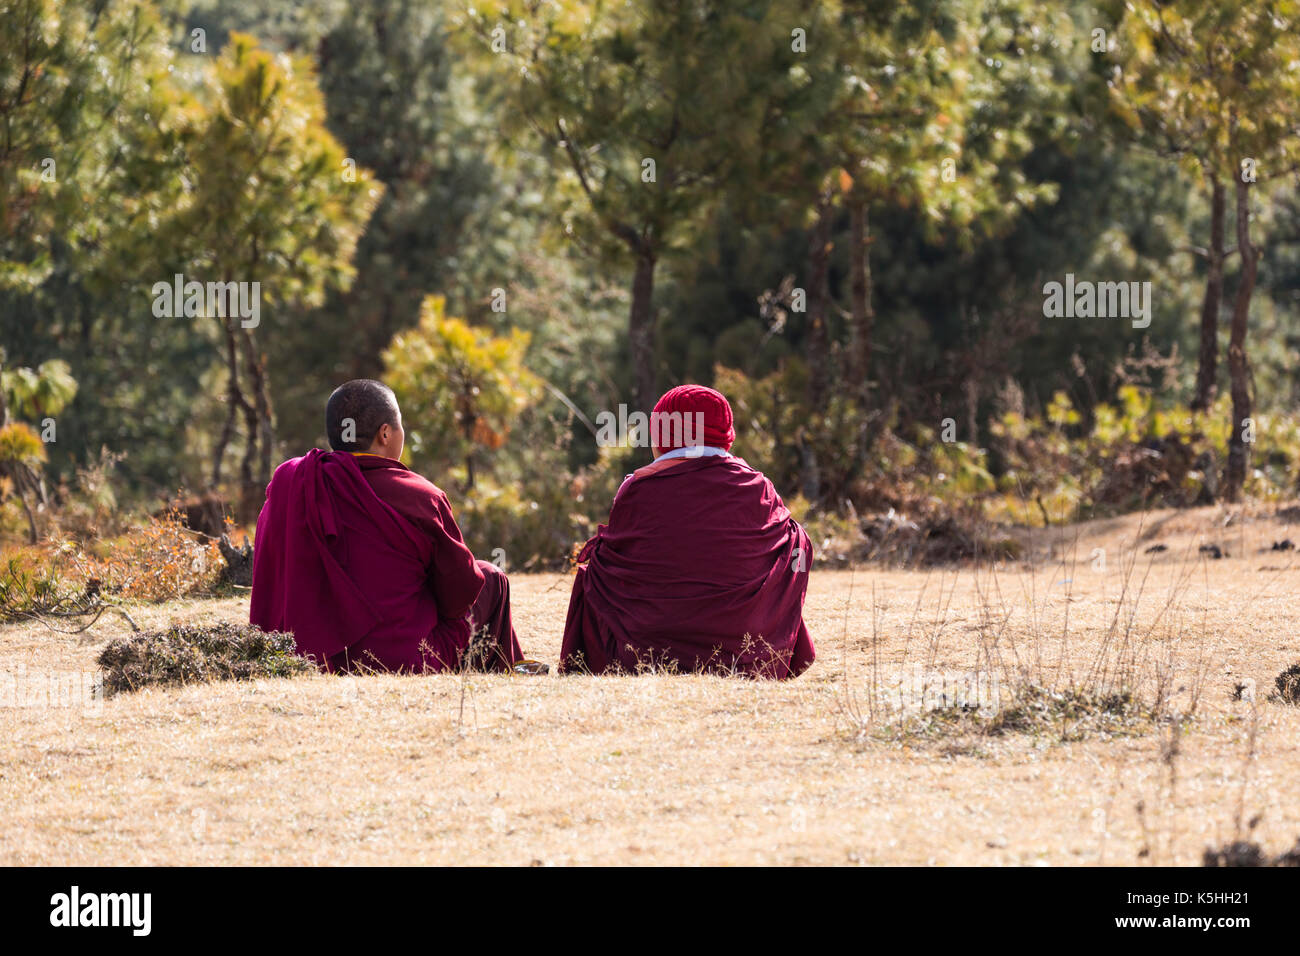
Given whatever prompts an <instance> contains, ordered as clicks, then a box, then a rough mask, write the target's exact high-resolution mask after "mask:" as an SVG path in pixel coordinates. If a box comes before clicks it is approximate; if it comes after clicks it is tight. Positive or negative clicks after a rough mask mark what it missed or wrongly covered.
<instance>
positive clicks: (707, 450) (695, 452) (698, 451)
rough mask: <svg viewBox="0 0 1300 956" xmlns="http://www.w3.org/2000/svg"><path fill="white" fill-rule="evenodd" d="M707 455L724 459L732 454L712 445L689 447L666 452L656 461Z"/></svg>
mask: <svg viewBox="0 0 1300 956" xmlns="http://www.w3.org/2000/svg"><path fill="white" fill-rule="evenodd" d="M705 455H721V456H723V457H724V458H730V457H731V452H729V451H727V450H726V449H725V448H715V447H714V446H712V445H687V446H686V447H685V448H674V449H673V450H672V451H666V452H664V453H663V454H662V455H660V456H659V457H658V458H656V459H655V461H663V460H664V459H665V458H702V457H704V456H705Z"/></svg>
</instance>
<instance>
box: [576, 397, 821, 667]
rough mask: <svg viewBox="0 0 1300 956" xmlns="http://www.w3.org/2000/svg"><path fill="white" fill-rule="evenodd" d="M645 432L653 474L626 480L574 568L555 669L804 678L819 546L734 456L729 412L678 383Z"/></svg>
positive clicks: (648, 469)
mask: <svg viewBox="0 0 1300 956" xmlns="http://www.w3.org/2000/svg"><path fill="white" fill-rule="evenodd" d="M650 431H651V441H652V445H653V450H654V454H655V460H654V462H652V463H651V464H649V465H646V466H645V467H644V468H641V469H639V470H638V471H636V472H635V473H633V474H632V475H629V476H628V478H627V480H625V481H624V482H623V485H622V487H620V488H619V490H618V494H616V495H615V496H614V504H613V507H612V508H611V509H610V512H609V523H608V524H607V525H601V526H600V528H599V530H598V531H597V533H596V536H595V537H594V538H592V539H591V540H590V541H588V542H587V544H586V546H585V547H584V548H583V550H582V553H581V554H580V555H579V557H578V561H579V564H580V565H581V564H584V563H585V567H579V568H578V574H577V577H576V579H575V580H574V582H573V595H572V597H571V598H570V599H569V615H568V619H567V620H566V622H565V626H564V645H563V648H562V649H561V652H560V669H561V670H562V671H566V672H574V671H579V672H590V673H597V674H598V673H601V672H603V671H619V670H621V671H627V672H636V671H637V670H639V669H642V668H646V667H654V668H668V669H676V670H681V671H710V672H714V673H721V674H736V673H739V674H744V675H748V676H752V677H771V678H788V677H796V676H798V675H799V674H800V673H802V672H803V671H804V670H805V669H806V668H807V667H808V665H809V664H811V663H812V661H813V656H814V650H813V642H812V638H811V637H810V636H809V634H808V628H807V627H805V626H804V622H803V601H804V595H805V593H806V592H807V590H808V571H809V568H810V567H811V566H812V542H811V541H809V539H808V535H807V533H805V532H804V530H803V528H801V527H800V526H799V523H798V522H797V521H795V520H794V518H792V517H791V516H790V512H789V511H788V510H786V507H785V504H784V503H783V502H782V501H781V496H780V495H778V494H777V493H776V489H775V488H773V487H772V483H771V482H770V481H768V480H767V478H765V477H764V476H763V475H762V474H761V473H760V472H758V471H756V470H755V469H753V468H751V467H750V466H749V465H747V464H746V463H745V462H744V461H742V460H741V459H739V458H737V457H736V456H734V455H732V454H731V452H730V449H731V443H732V442H733V441H734V440H735V437H736V433H735V429H734V428H733V425H732V414H731V406H730V405H729V404H728V402H727V400H726V398H725V397H723V395H722V394H721V393H720V392H716V391H714V390H713V389H711V388H705V387H704V386H702V385H682V386H679V387H677V388H674V389H673V390H671V391H670V392H668V393H667V394H666V395H664V397H663V398H661V399H660V400H659V403H658V404H657V405H655V408H654V412H653V413H652V414H651V416H650Z"/></svg>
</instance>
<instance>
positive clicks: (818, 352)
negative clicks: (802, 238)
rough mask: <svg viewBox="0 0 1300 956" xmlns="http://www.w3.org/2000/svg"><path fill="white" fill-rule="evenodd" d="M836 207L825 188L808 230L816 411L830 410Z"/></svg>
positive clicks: (811, 382) (811, 388)
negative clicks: (830, 315)
mask: <svg viewBox="0 0 1300 956" xmlns="http://www.w3.org/2000/svg"><path fill="white" fill-rule="evenodd" d="M833 216H834V208H833V206H832V203H831V195H830V193H829V192H824V193H822V195H821V196H820V197H819V198H818V201H817V219H816V221H815V222H814V223H813V227H812V231H811V232H810V233H809V234H808V292H807V298H808V341H807V343H806V345H805V347H806V349H807V357H808V406H809V411H811V412H812V413H813V414H815V415H816V414H820V413H822V412H824V411H826V396H827V393H828V392H829V390H830V364H831V363H830V335H829V333H828V331H827V328H826V307H827V304H828V302H829V300H830V265H831V248H832V243H831V225H832V219H833Z"/></svg>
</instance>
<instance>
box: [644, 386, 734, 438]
mask: <svg viewBox="0 0 1300 956" xmlns="http://www.w3.org/2000/svg"><path fill="white" fill-rule="evenodd" d="M673 413H678V414H680V416H681V418H680V419H678V418H676V417H673V418H662V417H661V416H665V415H673ZM697 414H699V415H702V416H703V423H704V434H703V436H702V437H701V435H700V432H699V429H698V428H697V426H696V423H697V422H699V421H700V419H697V418H695V417H694V416H695V415H697ZM679 422H680V424H679ZM732 423H733V419H732V416H731V405H730V404H728V402H727V398H726V396H725V395H723V394H722V393H721V392H717V391H714V390H713V389H711V388H707V387H706V386H704V385H678V386H677V387H676V388H672V389H669V390H668V391H667V392H665V393H664V397H663V398H661V399H659V401H658V402H656V403H655V407H654V411H653V412H652V413H651V414H650V435H651V439H652V442H653V444H654V445H655V447H657V448H658V449H659V450H660V451H672V450H673V449H674V448H682V447H685V446H687V445H712V446H713V447H715V448H727V449H729V448H731V443H732V442H734V441H735V440H736V429H735V428H734V427H733V424H732Z"/></svg>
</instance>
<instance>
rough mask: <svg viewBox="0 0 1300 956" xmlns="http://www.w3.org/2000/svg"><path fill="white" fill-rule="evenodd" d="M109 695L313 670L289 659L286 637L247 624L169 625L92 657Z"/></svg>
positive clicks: (288, 636)
mask: <svg viewBox="0 0 1300 956" xmlns="http://www.w3.org/2000/svg"><path fill="white" fill-rule="evenodd" d="M98 663H99V666H100V667H102V668H104V689H105V691H106V692H107V693H109V694H117V693H121V692H122V691H133V690H139V689H140V688H141V687H147V686H150V685H162V686H170V685H175V684H202V683H209V682H211V681H220V680H256V679H258V678H262V677H293V676H294V675H297V674H309V673H313V672H314V671H315V670H316V668H315V667H314V666H313V665H312V664H311V663H309V662H308V661H305V660H303V659H302V658H300V657H298V656H296V655H295V654H294V643H293V635H292V634H283V633H280V632H278V631H276V632H271V633H266V632H264V631H261V630H259V629H258V628H256V627H251V626H249V625H247V624H233V623H229V622H223V623H218V624H173V625H172V626H171V627H169V628H167V629H166V630H160V631H150V632H149V633H147V634H140V635H133V636H131V637H120V638H117V639H116V640H114V641H111V642H110V643H109V644H108V646H107V647H105V648H104V650H103V651H101V652H100V655H99V658H98Z"/></svg>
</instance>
